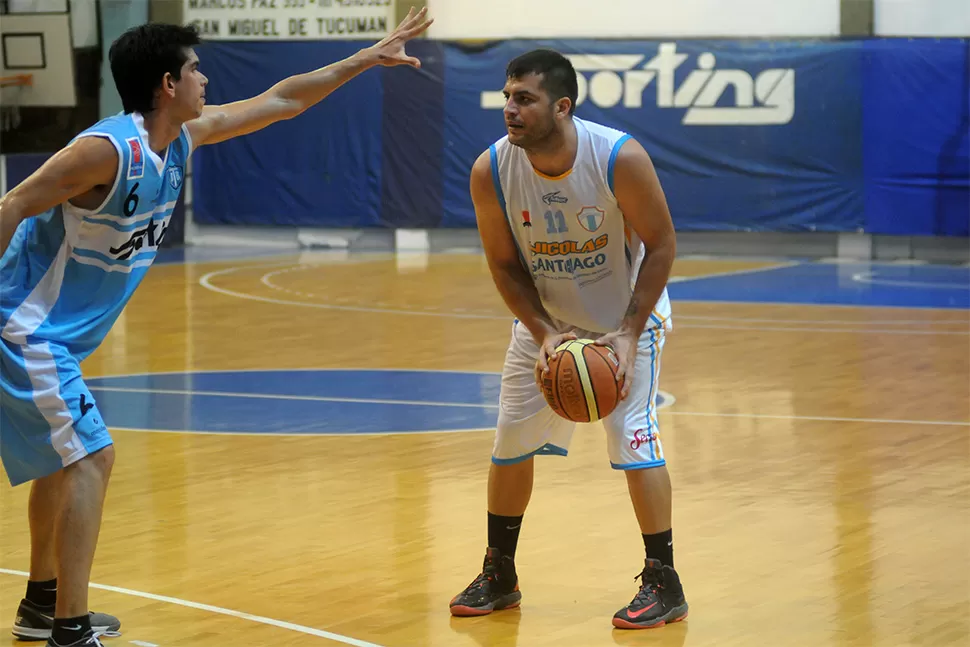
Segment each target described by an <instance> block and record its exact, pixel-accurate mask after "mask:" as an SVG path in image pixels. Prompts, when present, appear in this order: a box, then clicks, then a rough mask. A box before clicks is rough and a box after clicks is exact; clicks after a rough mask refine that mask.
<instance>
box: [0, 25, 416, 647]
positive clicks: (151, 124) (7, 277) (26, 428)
mask: <svg viewBox="0 0 970 647" xmlns="http://www.w3.org/2000/svg"><path fill="white" fill-rule="evenodd" d="M430 24H431V20H429V19H428V18H427V9H422V10H421V11H419V12H417V13H415V12H414V10H413V9H412V10H411V12H409V14H408V16H407V17H406V18H405V19H404V21H402V23H401V24H400V25H398V27H397V28H396V29H395V30H394V31H393V32H391V33H390V34H389V35H388V36H387V37H386V38H384V39H383V40H381V41H380V42H378V43H376V44H374V45H371V46H370V47H365V48H363V49H361V50H360V51H359V52H357V53H356V54H354V55H353V56H350V57H348V58H346V59H344V60H342V61H337V62H335V63H333V64H331V65H328V66H326V67H324V68H321V69H318V70H314V71H310V72H307V73H306V74H299V75H295V76H291V77H289V78H287V79H283V80H281V81H280V82H279V83H277V84H275V85H274V86H273V87H271V88H269V89H268V90H266V91H265V92H263V93H262V94H260V95H258V96H255V97H252V98H249V99H245V100H243V101H237V102H234V103H231V104H228V105H222V106H206V105H205V89H206V85H207V84H208V79H207V78H206V77H205V75H204V74H202V72H201V71H200V69H199V58H198V56H197V55H196V53H195V51H194V50H193V47H194V46H195V45H197V44H198V43H199V38H198V35H197V34H196V33H195V32H194V31H193V30H192V29H190V28H187V27H183V26H180V25H164V24H148V25H141V26H139V27H134V28H132V29H130V30H128V31H127V32H126V33H125V34H123V35H122V36H121V37H119V38H118V40H116V41H115V42H114V43H113V44H112V46H111V50H110V53H109V56H110V59H111V71H112V75H113V77H114V80H115V85H116V86H117V88H118V93H119V94H120V95H121V100H122V104H123V106H124V112H123V113H119V114H117V115H114V116H111V117H108V118H106V119H102V120H101V121H99V122H98V123H97V124H95V125H93V126H92V127H91V128H88V129H87V130H85V131H84V132H82V133H81V134H79V135H78V136H77V137H76V138H75V139H74V140H73V141H72V142H71V143H70V144H69V145H68V146H67V147H65V148H64V149H63V150H61V151H59V152H58V153H56V154H55V155H54V156H52V157H51V159H50V160H48V161H47V162H46V163H45V164H44V165H43V166H42V167H41V168H40V169H39V170H38V171H37V172H36V173H34V174H33V175H31V176H30V177H29V178H27V179H26V180H24V182H22V183H21V184H19V185H18V186H16V187H15V188H14V189H13V190H11V191H10V192H9V193H8V194H7V195H5V196H4V197H3V199H2V200H0V400H2V407H0V457H2V460H3V466H4V470H5V471H6V473H7V477H8V478H9V480H10V482H11V484H12V485H14V486H16V485H19V484H20V483H26V482H32V486H31V492H30V501H29V503H28V517H29V523H30V540H31V554H30V576H29V579H28V583H27V592H26V595H25V597H24V599H23V600H22V601H21V603H20V606H19V608H18V609H17V617H16V620H15V621H14V627H13V633H14V635H16V636H17V637H18V638H22V639H25V640H47V641H48V642H47V644H48V646H49V647H101V642H100V636H101V635H106V634H108V633H114V632H115V630H117V629H118V628H119V627H120V622H119V621H118V619H117V618H114V617H112V616H109V615H106V614H102V613H97V614H94V613H90V612H89V611H88V582H89V578H90V574H91V565H92V561H93V559H94V553H95V546H96V544H97V540H98V533H99V530H100V525H101V514H102V506H103V502H104V497H105V492H106V489H107V486H108V478H109V476H110V473H111V468H112V465H113V463H114V448H113V441H112V439H111V436H110V434H109V432H108V428H107V426H106V424H105V421H104V418H103V417H102V415H101V412H100V411H99V409H98V406H97V402H96V399H95V398H94V396H93V395H92V394H91V391H90V390H89V389H88V388H87V387H86V386H85V385H84V380H83V379H82V377H81V370H80V366H79V365H80V362H81V361H82V360H83V359H84V358H85V357H87V356H88V355H90V354H91V353H92V352H94V350H95V349H96V348H97V347H98V346H99V345H100V344H101V342H102V341H103V340H104V338H105V336H106V335H107V334H108V331H109V330H110V328H111V326H112V324H113V323H114V321H115V320H116V318H117V317H118V315H120V314H121V311H122V309H123V308H124V306H125V304H126V303H127V301H128V299H129V298H130V297H131V295H132V293H133V292H134V291H135V289H136V288H137V286H138V284H139V283H140V281H141V280H142V278H143V277H144V276H145V273H146V272H147V271H148V268H149V266H150V265H151V264H152V261H153V260H154V258H155V254H156V252H157V249H158V245H159V243H160V242H161V240H162V238H163V237H164V235H165V231H166V229H167V228H168V223H169V220H170V218H171V213H172V209H173V208H174V206H175V202H176V200H177V198H178V193H179V191H180V190H181V188H182V178H183V174H184V170H185V169H184V166H185V163H186V162H187V160H188V157H189V155H190V154H191V153H192V151H193V150H194V149H195V148H197V147H199V146H203V145H206V144H215V143H218V142H221V141H225V140H227V139H230V138H232V137H238V136H240V135H245V134H247V133H251V132H254V131H257V130H260V129H262V128H265V127H266V126H269V125H271V124H273V123H275V122H277V121H280V120H283V119H291V118H293V117H296V116H298V115H300V114H301V113H303V112H304V111H305V110H307V109H308V108H310V107H311V106H313V105H315V104H317V103H318V102H320V101H322V100H323V99H324V98H325V97H326V96H327V95H329V94H330V93H331V92H333V91H334V90H336V89H337V88H338V87H340V86H341V85H342V84H344V83H346V82H347V81H349V80H350V79H352V78H354V77H355V76H357V75H358V74H360V73H362V72H364V71H366V70H368V69H371V68H373V67H376V66H379V65H380V66H395V65H411V66H415V67H417V66H419V65H420V62H419V61H418V60H417V59H416V58H414V57H411V56H408V55H407V54H406V52H405V50H404V45H405V43H407V42H408V41H409V40H411V39H413V38H415V37H416V36H418V35H419V34H421V33H423V32H424V31H425V30H426V29H427V28H428V26H429V25H430Z"/></svg>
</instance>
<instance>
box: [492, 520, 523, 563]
mask: <svg viewBox="0 0 970 647" xmlns="http://www.w3.org/2000/svg"><path fill="white" fill-rule="evenodd" d="M521 527H522V515H519V516H518V517H500V516H499V515H497V514H492V513H491V512H489V513H488V545H489V546H491V547H492V548H498V549H499V552H501V553H502V554H503V555H506V556H508V557H511V558H513V559H514V558H515V547H516V545H517V544H518V543H519V529H520V528H521Z"/></svg>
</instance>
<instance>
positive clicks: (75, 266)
mask: <svg viewBox="0 0 970 647" xmlns="http://www.w3.org/2000/svg"><path fill="white" fill-rule="evenodd" d="M80 137H103V138H105V139H107V140H109V141H110V142H111V143H112V144H113V145H114V147H115V150H116V151H117V152H118V159H119V164H118V170H117V173H116V175H115V179H114V183H113V185H112V187H111V190H110V192H109V193H108V197H107V198H106V199H105V201H104V203H103V204H101V205H100V206H99V207H98V208H96V209H93V210H90V211H89V210H85V209H79V208H77V207H75V206H74V205H71V204H69V203H65V204H61V205H59V206H57V207H55V208H54V209H51V210H50V211H48V212H47V213H44V214H41V215H39V216H35V217H32V218H27V219H26V220H24V221H23V222H21V223H20V225H19V226H18V228H17V231H16V232H15V233H14V237H13V240H12V241H11V243H10V246H9V247H8V248H7V250H6V251H5V253H4V255H3V257H2V258H0V405H2V406H0V456H2V459H3V466H4V470H5V471H6V472H7V476H8V478H9V479H10V482H11V483H12V484H13V485H17V484H19V483H23V482H25V481H29V480H32V479H36V478H40V477H43V476H46V475H48V474H51V473H53V472H55V471H57V470H58V469H60V468H62V467H66V466H67V465H70V464H72V463H74V462H76V461H78V460H80V459H81V458H84V457H85V456H87V455H89V454H91V453H93V452H96V451H98V450H99V449H103V448H104V447H106V446H108V445H110V444H111V442H112V440H111V436H110V434H109V433H108V429H107V426H106V425H105V423H104V420H103V419H102V417H101V413H100V411H99V410H98V408H97V404H96V403H95V400H94V397H93V395H92V394H91V391H90V390H88V388H87V386H85V384H84V380H83V379H82V378H81V369H80V362H81V360H83V359H84V358H85V357H87V356H88V355H90V354H91V353H93V352H94V351H95V349H97V347H98V346H99V345H100V344H101V342H102V341H104V338H105V337H106V336H107V334H108V332H109V331H110V330H111V326H112V325H113V324H114V322H115V321H116V320H117V318H118V316H119V315H120V314H121V312H122V310H123V309H124V307H125V305H126V304H127V303H128V300H129V299H130V298H131V295H132V294H133V293H134V291H135V288H137V287H138V284H139V283H140V282H141V280H142V279H143V278H144V277H145V274H146V273H147V272H148V268H149V267H150V266H151V264H152V262H153V261H154V260H155V255H156V253H157V251H158V246H159V245H160V244H161V242H162V240H163V239H164V237H165V232H166V230H167V229H168V224H169V220H170V219H171V217H172V210H173V209H174V208H175V203H176V201H177V199H178V196H179V192H180V191H181V189H182V181H183V178H184V176H185V165H186V162H187V161H188V159H189V155H190V154H191V152H192V139H191V137H190V135H189V132H188V129H187V128H186V127H185V126H182V131H181V133H180V135H179V138H178V139H176V140H175V141H174V142H172V143H171V144H170V145H169V146H168V148H167V149H166V150H165V151H164V152H163V154H162V156H161V157H159V156H158V155H157V154H155V153H154V152H152V151H151V150H150V149H149V148H148V133H147V132H146V131H145V128H144V120H143V118H142V116H141V115H139V114H137V113H135V114H130V115H115V116H113V117H109V118H107V119H104V120H102V121H100V122H98V123H97V124H95V125H94V126H92V127H91V128H89V129H87V130H85V131H84V132H82V133H81V134H79V135H78V136H77V137H76V138H75V139H77V138H80Z"/></svg>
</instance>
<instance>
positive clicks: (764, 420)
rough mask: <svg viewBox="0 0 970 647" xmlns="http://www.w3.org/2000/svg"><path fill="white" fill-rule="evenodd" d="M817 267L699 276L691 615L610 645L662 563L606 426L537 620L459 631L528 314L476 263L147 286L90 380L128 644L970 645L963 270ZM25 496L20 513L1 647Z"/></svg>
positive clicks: (544, 550)
mask: <svg viewBox="0 0 970 647" xmlns="http://www.w3.org/2000/svg"><path fill="white" fill-rule="evenodd" d="M818 267H819V266H818V264H814V263H809V264H799V265H792V266H791V267H789V266H788V264H783V265H779V263H777V262H769V261H736V260H735V261H730V260H691V259H683V260H678V262H677V264H676V266H675V269H674V275H675V276H676V280H675V282H674V283H672V285H671V296H672V299H673V307H674V326H675V332H674V333H672V335H671V336H670V338H669V340H668V343H667V346H666V349H665V352H664V357H663V368H662V377H661V383H660V388H661V391H662V392H663V397H664V402H663V408H662V409H661V410H660V422H661V437H662V439H663V441H664V447H665V453H666V455H667V459H668V464H669V468H670V471H671V476H672V479H673V483H674V537H675V543H674V549H675V560H676V564H677V567H678V571H679V572H680V573H681V577H682V578H683V581H684V584H685V589H686V593H687V598H688V601H689V603H690V606H691V610H690V617H689V619H688V620H687V621H686V622H683V623H679V624H677V625H672V626H669V627H665V628H662V629H657V630H649V631H641V632H624V631H620V630H614V629H613V628H612V626H611V625H610V619H611V617H612V615H613V613H614V612H615V611H616V610H617V609H619V608H621V607H622V606H624V605H626V604H627V603H628V602H629V601H630V599H631V598H632V597H633V595H634V593H635V592H636V586H637V584H636V583H635V582H634V576H635V575H636V574H637V573H638V572H639V570H640V568H641V567H642V561H643V546H642V542H641V538H640V535H639V530H638V529H637V526H636V521H635V519H634V516H633V510H632V506H631V504H630V502H629V499H628V496H627V492H626V486H625V482H624V479H623V475H622V474H620V473H618V472H615V471H613V470H611V469H610V466H609V461H608V459H607V456H606V443H605V439H604V437H603V433H602V428H601V426H599V425H598V424H592V425H583V426H580V427H579V428H578V429H577V432H576V434H575V436H574V438H573V444H572V446H571V447H570V453H569V454H570V455H569V456H568V457H567V458H558V457H541V458H539V459H537V467H536V488H535V494H534V496H533V499H532V503H531V505H530V508H529V510H528V512H527V513H526V516H525V520H524V525H523V530H522V535H521V541H520V547H519V550H518V557H517V563H518V568H519V577H520V585H521V588H522V591H523V604H522V607H521V609H518V610H514V611H505V612H500V613H496V614H493V615H492V616H488V617H483V618H475V619H470V618H466V619H455V618H452V617H450V615H449V613H448V602H449V600H450V598H451V597H452V596H453V595H454V594H456V593H457V592H459V591H460V590H461V589H463V588H464V587H465V586H466V585H467V584H468V583H469V582H470V581H471V580H472V579H473V578H474V577H475V575H476V574H477V573H478V571H479V570H480V568H481V562H482V558H483V555H484V548H485V531H486V528H485V483H486V476H487V472H488V463H489V455H490V449H491V443H492V436H493V431H492V430H491V429H490V427H491V424H492V422H490V421H491V420H493V419H494V416H495V414H496V409H495V397H496V396H497V390H496V389H497V382H496V379H497V376H496V375H495V373H497V372H498V371H500V370H501V366H502V360H503V357H504V352H505V348H506V345H507V343H508V338H509V333H510V326H511V320H512V318H511V316H510V315H509V314H508V313H507V311H506V310H505V308H504V306H503V304H502V302H501V300H500V298H499V296H498V294H497V293H496V291H495V288H494V286H493V284H492V282H491V279H490V278H489V275H488V272H487V269H486V266H485V262H484V259H483V258H482V257H481V256H480V255H477V254H433V255H430V256H428V255H420V254H415V255H400V256H393V255H380V254H374V255H366V254H359V255H358V254H344V255H340V254H332V253H319V254H304V255H301V256H285V257H278V256H274V257H263V258H257V259H249V260H227V261H220V262H192V263H172V264H164V265H159V266H157V267H155V268H153V270H152V272H151V273H150V275H149V277H148V278H147V279H146V282H145V284H144V285H143V287H142V288H141V289H140V291H139V292H138V293H136V295H135V297H134V299H133V300H132V302H131V304H130V305H129V307H128V309H127V310H126V313H125V315H124V316H123V318H122V320H121V321H119V323H118V325H117V326H116V328H115V330H114V331H113V332H112V333H111V335H110V336H109V338H108V339H107V340H106V342H105V344H104V345H103V347H102V348H101V349H100V350H99V351H98V352H97V353H96V354H95V355H94V356H92V357H91V358H90V359H89V360H88V361H87V362H86V364H85V366H84V367H83V368H84V370H85V371H86V375H87V376H89V378H90V383H91V385H92V390H93V392H94V394H95V396H96V397H98V398H99V402H100V404H101V406H102V409H103V413H104V415H105V417H106V420H107V422H108V424H109V426H111V427H112V429H113V435H114V437H115V439H116V448H117V463H116V466H115V469H114V473H113V479H112V484H111V487H110V489H109V492H108V500H107V504H106V512H105V520H104V526H103V529H102V532H101V539H100V544H99V548H98V554H97V557H96V559H95V565H94V573H93V581H94V582H95V583H96V584H95V585H94V586H95V588H93V589H92V591H91V603H92V606H94V607H95V608H96V609H97V610H104V611H107V612H110V613H113V614H116V615H118V616H119V617H120V618H121V619H122V623H123V626H122V630H123V632H124V633H123V636H122V637H120V638H114V639H109V640H108V641H107V643H106V644H108V645H112V646H116V645H117V646H121V645H124V646H126V647H127V646H128V645H142V646H145V645H155V646H158V647H176V646H186V647H189V646H191V647H227V646H229V645H233V646H236V645H239V646H244V645H245V646H257V645H259V646H269V645H273V646H275V645H288V646H289V645H292V646H304V645H307V646H309V645H321V646H322V645H339V644H348V645H357V646H374V645H379V646H381V647H403V646H421V645H436V646H437V645H441V646H449V647H451V646H454V647H462V646H482V647H485V646H489V647H491V646H496V647H500V646H501V647H510V646H513V645H518V646H522V647H525V646H528V647H533V646H536V647H538V646H546V645H548V646H553V645H555V646H557V647H589V646H593V645H658V646H659V645H663V646H676V647H680V646H694V645H697V646H702V645H703V646H709V645H717V646H720V647H731V646H739V647H740V646H744V647H750V646H752V645H765V646H772V647H775V646H782V645H799V646H801V645H804V646H806V647H829V646H832V647H849V646H853V647H855V646H858V647H863V646H865V647H872V646H897V645H927V646H928V645H941V646H942V645H966V644H970V552H968V549H967V547H968V546H970V399H968V385H970V319H968V310H967V308H966V307H964V306H962V305H961V304H962V302H961V301H960V299H965V298H966V296H965V293H966V291H967V290H966V288H962V286H963V284H964V283H966V279H965V278H963V277H964V276H965V275H966V273H967V272H966V270H965V268H948V271H949V270H952V272H951V273H950V274H946V276H943V277H942V278H941V276H937V274H934V272H935V271H936V270H934V269H933V268H924V269H923V270H917V269H913V268H907V269H905V272H907V273H906V274H905V275H902V274H899V275H897V274H894V272H899V271H904V270H898V269H892V268H890V269H885V268H870V269H868V270H866V269H864V268H863V269H861V270H860V269H858V268H843V267H840V266H838V265H828V266H822V268H821V269H817V268H818ZM816 270H817V273H818V276H815V275H814V274H812V272H816ZM961 272H962V274H961ZM786 273H792V274H790V275H789V274H786ZM773 276H775V277H778V278H776V279H772V278H771V277H773ZM703 277H709V278H703ZM786 277H787V278H786ZM813 277H814V278H813ZM954 277H956V278H954ZM772 280H773V281H775V283H773V284H771V286H770V287H765V286H766V285H768V283H766V282H770V281H772ZM690 286H695V287H690ZM705 286H706V287H705ZM681 287H683V289H684V290H685V291H682V292H681V293H680V296H678V290H677V288H681ZM688 288H690V290H694V292H693V293H692V292H690V291H689V290H688ZM705 289H707V290H709V291H708V292H706V293H703V294H702V292H703V290H705ZM961 289H962V292H961ZM766 290H767V291H770V290H774V291H775V292H776V293H777V296H778V298H777V299H774V298H761V297H759V295H762V294H767V293H768V292H766ZM692 295H693V296H692ZM792 295H794V296H792ZM833 295H835V296H839V295H847V297H846V300H847V301H853V299H854V300H855V301H856V303H855V304H852V303H838V304H836V303H831V301H832V299H830V298H829V297H832V296H833ZM860 295H861V296H860ZM954 295H955V296H954ZM701 297H703V298H701ZM821 297H824V298H821ZM867 299H868V301H871V304H867V305H860V303H861V302H863V301H867ZM954 299H956V301H954ZM836 300H838V299H836ZM934 300H936V301H934ZM764 301H776V302H775V303H765V302H764ZM782 301H786V302H784V303H783V302H782ZM797 301H801V303H798V302H797ZM813 301H814V302H816V304H812V305H809V304H808V303H809V302H813ZM819 301H821V302H822V303H829V305H818V304H817V302H819ZM907 303H908V304H909V305H910V306H915V305H918V306H919V307H905V306H906V304H907ZM889 304H895V305H889ZM933 304H938V305H936V306H934V305H933ZM954 304H955V305H954ZM900 306H903V307H900ZM389 369H394V370H389ZM131 376H136V377H131ZM95 378H103V379H102V380H101V381H99V380H97V379H95ZM28 491H29V490H28V487H20V488H16V489H11V488H10V487H9V486H3V487H0V629H2V631H3V635H2V637H0V645H9V644H15V643H14V641H13V638H12V636H10V633H9V629H10V626H11V624H12V622H13V615H14V611H15V609H16V606H17V603H18V602H19V599H20V596H21V595H22V593H23V586H24V580H25V576H24V575H25V574H24V573H23V571H25V570H26V568H27V565H28V535H27V526H26V502H27V495H28Z"/></svg>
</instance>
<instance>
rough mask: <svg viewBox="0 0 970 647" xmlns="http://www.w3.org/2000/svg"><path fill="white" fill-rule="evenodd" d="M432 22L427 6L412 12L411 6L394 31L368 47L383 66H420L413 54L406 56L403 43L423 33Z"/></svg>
mask: <svg viewBox="0 0 970 647" xmlns="http://www.w3.org/2000/svg"><path fill="white" fill-rule="evenodd" d="M433 22H434V18H428V8H427V7H425V8H423V9H422V10H421V11H419V12H417V13H414V7H411V10H410V11H409V12H408V15H407V16H406V17H405V18H404V20H402V21H401V24H400V25H398V26H397V27H396V28H395V29H394V31H392V32H391V33H390V34H388V35H387V36H386V37H385V38H384V40H382V41H381V42H379V43H377V44H376V45H372V46H371V47H369V48H368V49H369V50H370V51H371V52H372V53H373V54H374V55H375V57H376V59H377V63H378V64H379V65H384V66H385V67H393V66H395V65H410V66H411V67H416V68H418V67H421V61H420V60H418V59H417V58H415V57H414V56H408V54H407V52H406V51H404V45H405V43H407V42H408V41H409V40H411V39H413V38H415V37H417V36H420V35H421V34H423V33H424V32H425V30H426V29H427V28H428V27H429V26H431V23H433Z"/></svg>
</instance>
